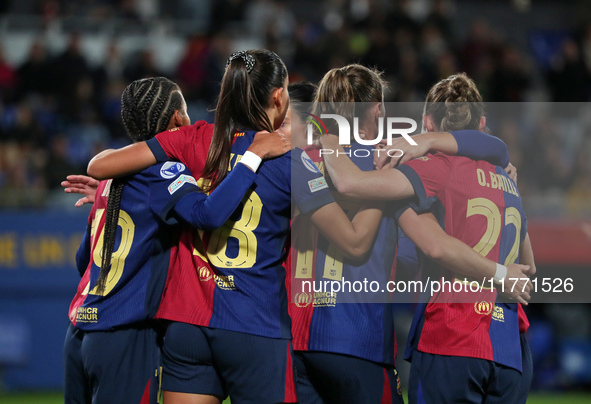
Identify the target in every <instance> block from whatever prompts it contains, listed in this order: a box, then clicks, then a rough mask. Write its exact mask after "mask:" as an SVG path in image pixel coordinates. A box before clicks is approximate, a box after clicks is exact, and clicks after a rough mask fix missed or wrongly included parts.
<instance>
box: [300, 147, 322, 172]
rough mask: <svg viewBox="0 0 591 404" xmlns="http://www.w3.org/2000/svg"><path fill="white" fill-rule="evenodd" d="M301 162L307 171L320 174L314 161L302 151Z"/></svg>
mask: <svg viewBox="0 0 591 404" xmlns="http://www.w3.org/2000/svg"><path fill="white" fill-rule="evenodd" d="M302 163H304V167H306V168H307V169H308V170H309V171H312V172H313V173H316V174H320V170H319V169H318V167H316V164H314V162H313V161H312V159H311V158H310V156H308V154H307V153H306V152H302Z"/></svg>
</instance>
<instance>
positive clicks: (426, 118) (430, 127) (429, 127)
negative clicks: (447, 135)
mask: <svg viewBox="0 0 591 404" xmlns="http://www.w3.org/2000/svg"><path fill="white" fill-rule="evenodd" d="M423 122H424V124H425V130H426V131H427V132H436V131H437V128H436V127H435V123H434V122H433V117H432V116H431V115H427V114H423Z"/></svg>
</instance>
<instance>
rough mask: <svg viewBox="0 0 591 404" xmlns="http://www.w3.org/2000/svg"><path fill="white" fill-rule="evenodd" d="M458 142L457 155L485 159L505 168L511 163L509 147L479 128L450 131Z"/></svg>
mask: <svg viewBox="0 0 591 404" xmlns="http://www.w3.org/2000/svg"><path fill="white" fill-rule="evenodd" d="M450 133H451V134H452V135H453V137H454V138H455V139H456V142H457V143H458V152H457V154H456V155H457V156H463V157H468V158H471V159H472V160H484V161H487V162H489V163H491V164H493V165H495V166H500V167H502V168H505V167H507V166H508V165H509V149H507V145H506V144H505V142H503V141H502V140H501V139H499V138H498V137H496V136H491V135H488V134H486V133H484V132H480V131H478V130H457V131H452V132H450Z"/></svg>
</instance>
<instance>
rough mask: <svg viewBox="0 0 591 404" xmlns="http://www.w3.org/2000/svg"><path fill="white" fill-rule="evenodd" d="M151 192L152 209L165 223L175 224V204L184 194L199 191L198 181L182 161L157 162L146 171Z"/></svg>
mask: <svg viewBox="0 0 591 404" xmlns="http://www.w3.org/2000/svg"><path fill="white" fill-rule="evenodd" d="M145 175H146V178H145V179H146V183H147V184H148V187H149V192H150V200H149V204H150V209H151V210H152V212H153V213H154V214H155V215H156V216H157V217H158V218H160V219H161V220H162V221H163V222H164V223H166V224H169V225H174V224H177V223H178V220H177V218H176V217H175V216H174V215H172V211H173V209H174V206H175V205H176V204H177V203H178V202H179V201H180V200H181V199H182V198H183V196H185V195H187V194H189V193H192V192H195V191H198V190H199V187H198V186H197V181H196V180H195V178H193V176H192V175H191V173H190V172H189V170H188V169H187V168H186V167H185V166H184V165H183V164H181V163H174V162H166V163H164V164H156V165H154V166H152V167H150V168H149V169H147V170H146V171H145Z"/></svg>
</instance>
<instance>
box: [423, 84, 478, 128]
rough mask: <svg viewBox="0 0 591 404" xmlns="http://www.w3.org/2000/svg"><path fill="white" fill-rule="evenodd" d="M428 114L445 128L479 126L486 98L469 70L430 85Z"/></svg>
mask: <svg viewBox="0 0 591 404" xmlns="http://www.w3.org/2000/svg"><path fill="white" fill-rule="evenodd" d="M425 114H426V115H430V116H431V117H432V118H433V122H434V123H436V124H437V125H438V126H439V130H442V131H450V130H460V129H478V128H479V126H480V118H482V117H483V116H484V102H483V101H482V96H481V95H480V92H479V91H478V88H477V87H476V84H475V83H474V81H472V79H471V78H470V77H468V75H466V73H458V74H454V75H452V76H449V77H448V78H446V79H443V80H441V81H440V82H439V83H437V84H435V85H434V86H433V87H431V89H430V90H429V93H428V94H427V100H426V101H425Z"/></svg>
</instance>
